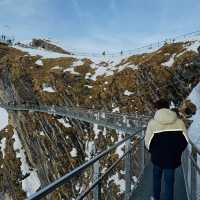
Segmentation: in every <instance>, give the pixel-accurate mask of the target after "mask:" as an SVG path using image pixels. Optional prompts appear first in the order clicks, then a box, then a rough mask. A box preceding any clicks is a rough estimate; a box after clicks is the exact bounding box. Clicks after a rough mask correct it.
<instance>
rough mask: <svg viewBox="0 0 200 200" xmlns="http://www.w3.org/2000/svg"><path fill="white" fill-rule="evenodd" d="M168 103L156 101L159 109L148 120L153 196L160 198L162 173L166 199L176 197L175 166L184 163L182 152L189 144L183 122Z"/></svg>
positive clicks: (155, 198)
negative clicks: (182, 161)
mask: <svg viewBox="0 0 200 200" xmlns="http://www.w3.org/2000/svg"><path fill="white" fill-rule="evenodd" d="M169 106H170V105H169V102H168V101H167V100H164V99H161V100H159V101H157V102H156V108H157V111H156V113H155V116H154V118H153V119H151V120H150V121H149V123H148V126H147V130H146V135H145V146H146V148H147V149H148V150H149V152H150V153H151V161H152V163H153V196H152V197H151V199H152V200H159V199H160V192H161V180H162V174H163V175H164V186H165V194H164V195H165V200H173V196H174V178H175V169H176V168H177V167H179V166H180V165H181V155H182V152H183V151H184V150H185V148H186V146H187V143H188V136H187V130H186V127H185V124H184V122H183V121H182V120H181V119H179V118H178V117H177V114H176V113H175V112H174V111H172V110H170V109H169Z"/></svg>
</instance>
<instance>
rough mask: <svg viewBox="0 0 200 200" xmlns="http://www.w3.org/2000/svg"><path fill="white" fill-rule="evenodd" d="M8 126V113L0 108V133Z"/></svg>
mask: <svg viewBox="0 0 200 200" xmlns="http://www.w3.org/2000/svg"><path fill="white" fill-rule="evenodd" d="M7 125H8V112H7V111H6V110H5V109H4V108H1V107H0V131H1V130H3V129H4V128H5V127H6V126H7Z"/></svg>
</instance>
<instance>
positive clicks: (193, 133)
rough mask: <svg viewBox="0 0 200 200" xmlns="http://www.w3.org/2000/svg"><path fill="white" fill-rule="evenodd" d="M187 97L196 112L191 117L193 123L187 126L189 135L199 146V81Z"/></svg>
mask: <svg viewBox="0 0 200 200" xmlns="http://www.w3.org/2000/svg"><path fill="white" fill-rule="evenodd" d="M188 98H189V99H190V100H191V101H192V102H193V103H194V104H195V105H196V106H197V112H196V114H195V115H194V116H193V117H192V120H193V123H192V125H191V126H190V128H189V136H190V138H191V139H192V141H193V142H194V143H195V144H197V146H199V148H200V83H199V84H198V85H197V86H196V87H195V88H194V89H193V90H192V92H191V94H190V96H189V97H188Z"/></svg>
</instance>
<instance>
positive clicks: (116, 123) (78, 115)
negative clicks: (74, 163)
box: [0, 104, 151, 134]
mask: <svg viewBox="0 0 200 200" xmlns="http://www.w3.org/2000/svg"><path fill="white" fill-rule="evenodd" d="M0 106H1V107H3V108H5V109H7V110H12V111H29V112H43V113H48V114H51V115H58V116H62V117H69V118H72V119H77V120H81V121H84V122H88V123H92V124H98V125H100V126H103V127H106V128H109V129H114V130H118V131H123V132H125V133H128V134H132V133H133V130H135V128H138V127H142V126H143V125H146V124H147V122H148V120H149V119H150V118H151V117H150V116H146V115H139V114H122V113H120V114H118V113H112V112H107V111H101V110H94V109H93V110H92V109H82V108H78V107H67V106H44V105H40V106H39V105H37V106H35V105H7V104H0Z"/></svg>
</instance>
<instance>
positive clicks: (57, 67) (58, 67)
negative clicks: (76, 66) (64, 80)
mask: <svg viewBox="0 0 200 200" xmlns="http://www.w3.org/2000/svg"><path fill="white" fill-rule="evenodd" d="M51 69H52V70H57V69H61V67H60V66H59V65H56V66H55V67H52V68H51Z"/></svg>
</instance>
